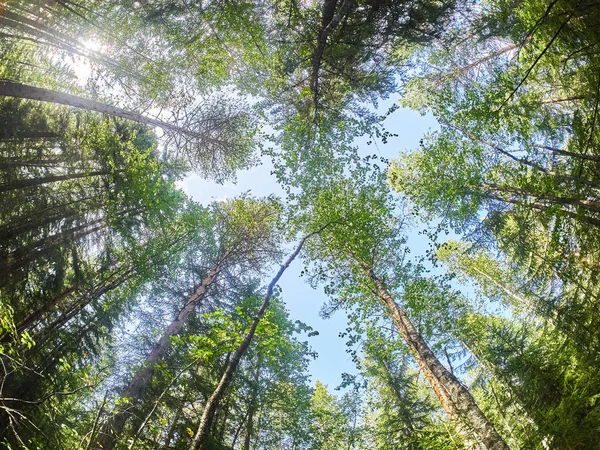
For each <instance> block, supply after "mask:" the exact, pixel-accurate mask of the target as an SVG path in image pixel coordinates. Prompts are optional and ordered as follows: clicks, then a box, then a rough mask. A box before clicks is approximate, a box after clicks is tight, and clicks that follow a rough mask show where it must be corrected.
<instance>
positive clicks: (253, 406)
mask: <svg viewBox="0 0 600 450" xmlns="http://www.w3.org/2000/svg"><path fill="white" fill-rule="evenodd" d="M260 366H261V364H260V356H257V358H256V369H255V371H254V380H253V382H252V395H251V398H250V404H249V405H248V420H247V421H246V432H245V433H244V445H243V447H242V448H243V449H244V450H250V443H251V441H252V434H253V433H254V414H255V413H256V410H257V407H258V405H257V403H258V389H259V378H260Z"/></svg>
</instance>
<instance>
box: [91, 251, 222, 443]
mask: <svg viewBox="0 0 600 450" xmlns="http://www.w3.org/2000/svg"><path fill="white" fill-rule="evenodd" d="M223 262H224V259H223V258H222V259H221V260H220V261H219V263H217V264H216V265H215V266H214V267H213V268H212V269H211V270H210V271H209V272H208V274H207V275H206V276H205V277H204V279H203V280H202V283H201V284H200V285H199V286H198V287H197V288H196V290H195V291H194V292H193V293H192V295H190V297H188V299H187V301H186V303H185V305H184V306H183V308H182V309H181V310H180V311H179V313H178V314H177V317H176V318H175V319H174V320H173V322H171V324H170V325H169V326H168V327H167V328H166V329H165V331H164V332H163V334H162V336H161V337H160V339H159V340H158V342H157V343H156V345H155V346H154V348H153V349H152V350H151V351H150V353H149V354H148V355H147V356H146V360H145V361H144V363H143V364H142V366H141V367H140V368H139V369H138V370H137V372H136V373H135V375H134V376H133V378H132V379H131V381H130V382H129V384H127V386H126V387H125V389H124V390H123V397H127V398H129V399H131V403H132V404H133V405H135V404H136V403H137V402H138V400H139V399H140V398H141V396H142V394H143V392H144V390H145V389H146V388H147V387H148V385H149V384H150V381H152V375H153V373H154V366H155V365H156V363H157V362H158V361H160V360H161V359H162V358H163V357H164V356H165V354H166V352H167V350H168V349H169V348H170V347H171V338H172V337H173V336H175V335H176V334H178V333H179V332H180V331H181V329H182V328H183V326H184V325H185V324H186V322H187V320H188V318H189V317H190V316H191V314H192V313H193V312H194V310H195V308H196V305H197V304H198V303H199V302H200V301H201V300H202V299H203V298H204V297H205V295H206V292H207V290H208V288H209V286H210V285H211V284H212V283H213V282H214V279H215V277H216V276H217V275H218V273H219V272H220V271H221V266H222V264H223ZM128 418H129V414H128V413H127V411H125V410H123V409H120V410H118V411H117V412H116V413H115V414H113V415H112V416H111V417H110V418H109V419H108V420H107V421H106V423H105V424H104V426H103V427H102V431H101V432H100V435H99V436H98V439H97V442H96V443H95V444H94V446H93V447H92V448H94V449H98V450H111V449H112V448H113V447H114V446H115V444H116V438H117V436H118V435H119V434H121V433H122V432H123V429H124V428H125V424H126V422H127V419H128Z"/></svg>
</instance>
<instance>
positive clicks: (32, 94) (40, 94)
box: [0, 81, 220, 144]
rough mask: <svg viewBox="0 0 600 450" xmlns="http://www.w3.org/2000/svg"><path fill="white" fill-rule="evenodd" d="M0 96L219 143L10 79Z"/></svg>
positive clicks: (1, 86)
mask: <svg viewBox="0 0 600 450" xmlns="http://www.w3.org/2000/svg"><path fill="white" fill-rule="evenodd" d="M0 96H6V97H17V98H27V99H30V100H39V101H41V102H49V103H57V104H60V105H67V106H72V107H75V108H81V109H86V110H88V111H96V112H99V113H102V114H107V115H109V116H115V117H121V118H122V119H128V120H133V121H134V122H138V123H141V124H144V125H148V126H151V127H159V128H162V129H163V130H169V131H174V132H176V133H179V134H184V135H186V136H188V137H191V138H196V139H197V138H201V139H202V140H203V141H205V142H212V143H217V144H220V141H215V140H214V139H211V138H210V137H209V136H206V135H201V134H200V133H196V132H194V131H191V130H187V129H185V128H181V127H178V126H177V125H173V124H171V123H167V122H163V121H162V120H158V119H153V118H151V117H147V116H144V115H142V114H139V113H136V112H133V111H127V110H125V109H123V108H119V107H116V106H111V105H107V104H106V103H101V102H98V101H96V100H88V99H86V98H83V97H78V96H76V95H71V94H66V93H64V92H58V91H53V90H50V89H44V88H39V87H35V86H29V85H26V84H21V83H15V82H12V81H0Z"/></svg>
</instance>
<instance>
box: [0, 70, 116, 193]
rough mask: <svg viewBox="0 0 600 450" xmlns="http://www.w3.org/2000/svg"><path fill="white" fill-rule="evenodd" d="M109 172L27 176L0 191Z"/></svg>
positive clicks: (0, 185)
mask: <svg viewBox="0 0 600 450" xmlns="http://www.w3.org/2000/svg"><path fill="white" fill-rule="evenodd" d="M0 83H1V82H0ZM109 173H110V172H108V171H106V170H96V171H93V172H84V173H72V174H68V175H50V176H47V177H43V178H29V179H26V180H14V181H11V182H8V183H4V184H0V192H10V191H14V190H17V189H25V188H29V187H35V186H40V185H42V184H47V183H55V182H57V181H68V180H77V179H79V178H87V177H93V176H99V175H108V174H109Z"/></svg>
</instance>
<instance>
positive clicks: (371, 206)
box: [310, 171, 507, 448]
mask: <svg viewBox="0 0 600 450" xmlns="http://www.w3.org/2000/svg"><path fill="white" fill-rule="evenodd" d="M357 172H358V174H361V172H360V171H357ZM362 173H363V174H365V172H364V171H363V172H362ZM366 175H367V176H368V172H366ZM370 176H371V177H372V180H369V179H368V178H367V177H365V176H364V175H363V178H362V179H360V178H359V179H360V180H361V181H360V183H357V182H356V181H355V182H354V183H350V182H349V181H347V180H340V182H338V184H332V185H330V186H328V188H327V189H322V190H321V194H320V195H319V196H318V197H317V198H316V199H315V200H314V203H313V208H312V210H311V211H310V220H311V222H312V221H317V223H318V221H319V220H325V218H326V217H327V218H329V220H332V219H333V223H335V224H337V226H336V227H331V228H329V229H327V230H325V232H324V233H322V234H321V235H320V236H319V238H320V239H319V241H318V243H319V244H320V245H321V246H322V247H318V246H311V247H310V250H311V251H313V252H314V253H312V254H311V256H312V259H313V261H315V262H316V263H317V264H318V265H317V267H318V269H317V276H320V277H322V278H323V279H325V280H330V281H331V283H332V288H331V291H332V292H336V293H337V292H339V293H341V295H342V298H343V297H344V296H346V295H348V293H349V294H350V295H352V294H358V293H361V294H362V295H365V296H366V297H367V298H369V297H370V298H372V299H373V298H374V299H377V301H378V302H380V304H381V305H382V306H383V307H384V309H385V311H386V313H387V314H389V316H390V317H391V319H392V320H393V322H394V325H395V326H396V328H397V329H398V331H399V332H400V335H401V336H402V338H403V339H404V340H405V342H406V345H407V346H408V348H409V349H410V350H411V352H412V354H413V356H414V357H415V359H416V361H417V363H418V365H419V367H420V368H421V370H422V371H423V373H424V374H425V377H426V378H427V379H428V381H429V383H430V384H431V386H432V388H433V389H434V392H436V394H438V395H439V398H440V400H441V401H442V404H444V403H446V404H449V405H450V404H452V405H453V406H454V407H456V409H457V411H458V412H459V413H460V414H461V415H464V416H465V418H466V419H467V423H468V424H469V426H470V427H471V428H472V429H473V431H474V432H475V433H476V435H477V437H478V438H479V439H480V440H481V441H482V442H483V443H484V445H486V447H487V448H507V446H506V444H505V443H504V441H503V440H502V438H501V437H500V435H499V434H498V433H497V432H496V430H495V428H494V426H493V425H492V424H491V423H490V422H489V421H488V419H487V418H486V416H485V414H484V413H483V412H482V411H481V409H480V408H479V407H478V406H477V404H476V403H475V400H474V399H473V397H472V395H471V393H470V392H469V391H468V389H467V388H466V387H465V386H464V385H463V384H462V383H461V382H460V381H459V380H458V379H457V378H456V376H455V375H454V374H453V373H451V371H450V370H448V369H447V368H446V367H444V366H443V365H442V364H441V362H440V361H439V359H438V358H437V357H436V355H435V354H434V353H433V352H432V350H431V348H430V347H429V345H428V344H427V343H426V341H425V340H424V338H423V336H422V335H421V333H419V331H418V330H417V328H416V327H415V326H414V324H413V322H412V321H411V320H410V318H409V317H408V314H407V311H406V310H405V309H404V308H402V307H400V306H399V305H398V303H397V302H396V301H395V300H394V298H393V296H392V294H391V289H390V288H388V286H387V283H386V282H385V281H384V280H383V276H386V275H387V271H388V270H391V271H393V272H392V273H396V274H399V275H400V274H401V273H402V270H403V268H402V267H401V266H400V267H399V266H398V265H397V263H395V262H394V261H395V260H396V257H394V256H393V255H395V254H398V253H400V252H401V246H402V245H403V239H402V238H401V236H400V235H399V234H398V233H399V232H398V229H397V228H396V227H395V225H394V222H395V221H396V220H397V219H395V218H394V217H393V215H392V214H391V207H390V206H389V205H390V204H389V203H388V202H389V200H388V197H387V193H386V191H385V189H384V188H382V185H381V174H380V173H377V172H375V173H374V174H372V175H370ZM369 181H370V182H369ZM354 186H359V187H358V188H356V187H354ZM333 204H335V205H336V210H335V211H332V209H331V205H333ZM376 270H377V271H379V272H380V274H378V273H377V272H376ZM384 274H385V275H384ZM407 275H408V274H407ZM392 280H393V279H392ZM392 283H393V281H392ZM392 286H394V284H392ZM334 289H335V290H334ZM347 292H348V293H347ZM359 295H360V294H359ZM369 307H370V308H372V306H369Z"/></svg>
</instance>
